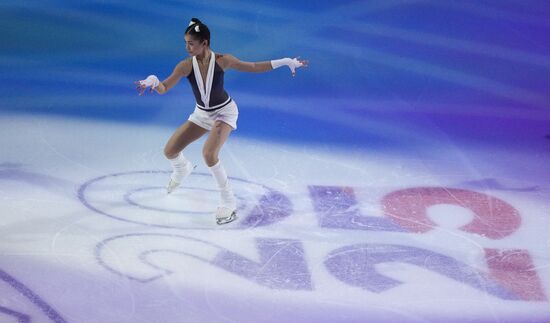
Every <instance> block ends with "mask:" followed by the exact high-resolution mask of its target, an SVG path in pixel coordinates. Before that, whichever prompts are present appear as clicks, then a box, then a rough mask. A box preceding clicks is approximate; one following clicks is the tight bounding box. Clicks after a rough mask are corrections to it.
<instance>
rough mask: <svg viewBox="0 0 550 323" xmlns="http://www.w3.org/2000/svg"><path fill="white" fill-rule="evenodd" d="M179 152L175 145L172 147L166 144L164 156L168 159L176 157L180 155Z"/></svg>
mask: <svg viewBox="0 0 550 323" xmlns="http://www.w3.org/2000/svg"><path fill="white" fill-rule="evenodd" d="M179 153H180V152H179V151H176V149H174V147H172V146H171V145H166V146H164V156H165V157H166V158H168V159H174V158H176V157H178V154H179Z"/></svg>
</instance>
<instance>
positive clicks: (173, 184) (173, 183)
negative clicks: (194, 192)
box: [166, 165, 197, 194]
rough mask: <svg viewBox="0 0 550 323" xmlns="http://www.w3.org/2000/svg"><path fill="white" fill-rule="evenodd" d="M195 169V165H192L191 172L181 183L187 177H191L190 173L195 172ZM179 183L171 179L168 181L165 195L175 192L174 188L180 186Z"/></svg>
mask: <svg viewBox="0 0 550 323" xmlns="http://www.w3.org/2000/svg"><path fill="white" fill-rule="evenodd" d="M195 168H197V165H193V168H192V169H191V171H190V172H189V174H187V175H185V176H184V177H183V178H182V182H183V180H184V179H186V178H187V177H188V176H189V175H191V173H192V172H193V171H194V170H195ZM180 184H181V183H178V182H176V181H174V180H173V179H170V183H168V186H166V194H170V193H172V192H173V191H175V190H176V188H178V186H180Z"/></svg>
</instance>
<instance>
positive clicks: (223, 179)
mask: <svg viewBox="0 0 550 323" xmlns="http://www.w3.org/2000/svg"><path fill="white" fill-rule="evenodd" d="M185 44H186V46H185V48H186V50H187V52H188V53H189V55H190V56H191V57H190V58H187V59H185V60H183V61H181V62H179V63H178V64H177V65H176V67H175V68H174V71H173V72H172V74H171V75H170V76H169V77H168V78H167V79H166V80H164V81H162V82H160V81H159V79H158V78H157V77H156V76H155V75H150V76H148V77H147V78H146V79H145V80H141V81H137V82H136V84H137V85H138V86H137V89H138V91H139V95H142V94H143V93H144V92H145V90H146V89H147V88H150V89H151V91H153V90H155V91H156V92H157V93H159V94H164V93H166V92H168V91H169V90H170V89H171V88H172V87H174V85H176V84H177V83H178V82H179V81H180V80H181V78H182V77H184V76H185V77H187V79H188V80H189V83H190V84H191V88H192V89H193V93H194V94H195V99H196V106H195V110H194V112H193V113H192V114H191V115H190V116H189V120H188V121H186V122H185V123H184V124H183V125H181V126H180V127H179V128H178V129H177V130H176V131H175V132H174V134H173V135H172V137H170V139H169V140H168V142H167V143H166V147H165V148H164V155H165V156H166V158H167V159H168V160H169V161H170V163H171V164H172V168H173V172H172V174H171V176H170V182H169V183H168V186H167V191H168V193H171V192H173V191H174V190H175V189H176V188H177V187H178V186H179V185H180V183H181V182H182V181H183V180H184V179H185V178H186V177H187V176H189V174H190V173H191V172H192V171H193V169H194V168H195V166H194V165H193V164H192V163H191V162H190V161H188V160H187V159H186V158H185V157H184V156H183V155H182V154H181V151H182V150H183V149H184V148H185V147H187V145H189V144H190V143H192V142H193V141H195V140H197V139H199V138H200V137H201V136H202V135H204V134H205V133H207V132H209V134H208V139H207V140H206V142H205V143H204V147H203V150H202V154H203V157H204V161H205V162H206V165H207V166H208V167H209V169H210V172H211V173H212V175H213V176H214V178H215V180H216V183H217V185H218V188H219V189H220V192H221V203H220V205H219V207H218V208H217V210H216V221H217V223H218V224H224V223H229V222H231V221H233V220H235V219H236V216H237V214H236V209H237V205H236V204H237V203H236V199H235V196H234V195H233V192H232V190H231V187H230V185H229V182H228V179H227V174H226V172H225V169H224V168H223V166H222V164H221V162H220V160H219V158H218V154H219V152H220V149H221V148H222V146H223V144H224V142H225V141H226V140H227V138H228V137H229V134H230V133H231V131H233V130H235V129H237V118H238V115H239V111H238V108H237V104H236V103H235V101H233V99H232V98H231V97H230V96H229V95H228V94H227V92H226V91H225V90H224V87H223V76H224V71H226V70H228V69H235V70H238V71H243V72H258V73H260V72H267V71H271V70H273V69H276V68H279V67H281V66H288V67H289V68H290V70H291V72H292V75H293V76H294V75H295V70H296V68H299V67H302V66H307V65H308V62H307V61H305V60H298V59H296V58H294V59H290V58H283V59H278V60H272V61H265V62H255V63H254V62H243V61H240V60H239V59H237V58H236V57H234V56H232V55H229V54H225V55H221V54H215V53H214V52H213V51H212V50H211V49H210V30H209V29H208V27H207V26H206V25H205V24H203V23H202V22H201V21H200V20H199V19H196V18H193V19H191V22H190V23H189V26H188V27H187V29H186V31H185Z"/></svg>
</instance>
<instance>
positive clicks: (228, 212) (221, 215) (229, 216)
mask: <svg viewBox="0 0 550 323" xmlns="http://www.w3.org/2000/svg"><path fill="white" fill-rule="evenodd" d="M221 196H222V204H221V205H220V206H219V207H218V209H217V210H216V223H217V224H226V223H229V222H233V221H234V220H235V219H237V202H236V200H235V197H234V196H233V192H231V191H230V190H224V191H222V192H221Z"/></svg>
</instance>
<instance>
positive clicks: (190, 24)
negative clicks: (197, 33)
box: [187, 20, 196, 27]
mask: <svg viewBox="0 0 550 323" xmlns="http://www.w3.org/2000/svg"><path fill="white" fill-rule="evenodd" d="M194 24H196V22H194V21H193V20H191V21H190V22H189V25H188V26H187V27H190V26H193V25H194Z"/></svg>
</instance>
